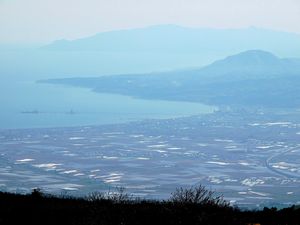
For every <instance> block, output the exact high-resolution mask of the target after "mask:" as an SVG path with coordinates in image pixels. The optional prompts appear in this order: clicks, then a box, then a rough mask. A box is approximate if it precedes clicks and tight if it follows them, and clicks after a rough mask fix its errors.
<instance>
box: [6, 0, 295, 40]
mask: <svg viewBox="0 0 300 225" xmlns="http://www.w3.org/2000/svg"><path fill="white" fill-rule="evenodd" d="M155 24H178V25H183V26H192V27H213V28H240V27H249V26H256V27H263V28H270V29H275V30H284V31H290V32H297V33H300V0H0V43H2V44H3V43H34V42H50V41H53V40H56V39H63V38H65V39H76V38H80V37H85V36H90V35H93V34H95V33H98V32H101V31H109V30H115V29H123V28H134V27H143V26H149V25H155Z"/></svg>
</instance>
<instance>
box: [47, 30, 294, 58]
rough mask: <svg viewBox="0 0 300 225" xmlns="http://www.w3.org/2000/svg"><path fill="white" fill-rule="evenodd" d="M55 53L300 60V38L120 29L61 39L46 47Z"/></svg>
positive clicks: (257, 33)
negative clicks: (262, 55) (251, 55)
mask: <svg viewBox="0 0 300 225" xmlns="http://www.w3.org/2000/svg"><path fill="white" fill-rule="evenodd" d="M42 49H44V50H53V51H62V50H63V51H103V52H163V53H166V52H167V53H200V52H202V53H204V54H205V53H213V52H223V53H225V54H227V55H229V54H234V53H237V52H241V51H246V50H248V49H263V50H266V51H271V52H274V53H275V54H278V55H281V56H292V57H300V35H299V34H293V33H286V32H278V31H271V30H265V29H259V28H253V27H252V28H247V29H204V28H185V27H179V26H174V25H161V26H152V27H147V28H140V29H133V30H120V31H112V32H104V33H99V34H96V35H94V36H92V37H88V38H83V39H79V40H73V41H67V40H58V41H56V42H54V43H52V44H50V45H47V46H44V47H43V48H42Z"/></svg>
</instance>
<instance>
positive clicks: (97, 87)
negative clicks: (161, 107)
mask: <svg viewBox="0 0 300 225" xmlns="http://www.w3.org/2000/svg"><path fill="white" fill-rule="evenodd" d="M42 82H47V83H54V84H65V85H75V86H80V87H86V88H90V89H93V90H94V91H97V92H106V93H116V94H124V95H130V96H135V97H140V98H148V99H166V100H176V101H190V102H202V103H207V104H217V105H244V106H245V105H248V106H249V105H251V106H263V107H292V108H295V107H296V108H297V107H299V106H300V63H299V60H296V59H281V58H278V57H276V56H274V55H273V54H271V53H269V52H265V51H261V50H252V51H246V52H242V53H240V54H237V55H233V56H229V57H227V58H225V59H223V60H219V61H216V62H215V63H212V64H211V65H208V66H206V67H203V68H200V69H190V70H181V71H172V72H165V73H151V74H140V75H128V74H127V75H117V76H104V77H98V78H69V79H57V80H46V81H42Z"/></svg>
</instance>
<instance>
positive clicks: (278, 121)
mask: <svg viewBox="0 0 300 225" xmlns="http://www.w3.org/2000/svg"><path fill="white" fill-rule="evenodd" d="M287 118H289V119H287ZM297 118H298V116H297V115H295V116H291V115H289V114H280V115H275V114H270V113H262V112H256V111H255V112H242V113H241V112H234V111H232V112H222V113H221V112H216V113H214V114H211V115H203V116H194V117H185V118H180V119H169V120H148V121H143V122H134V123H127V124H118V125H105V126H97V127H96V126H95V127H93V126H89V127H74V128H51V129H50V128H49V129H22V130H21V129H20V130H2V131H0V188H1V189H2V190H8V191H18V192H26V191H30V190H31V189H32V188H34V187H39V188H41V189H43V190H45V191H49V192H54V193H60V192H70V193H71V194H74V195H81V194H87V193H90V192H93V191H105V190H108V189H110V188H113V187H116V186H122V187H125V188H126V189H127V191H128V192H130V193H132V194H133V195H136V196H140V197H146V198H168V197H169V196H170V193H171V192H173V191H174V190H175V189H176V187H186V186H191V185H196V184H200V183H201V184H203V185H205V186H207V187H208V188H210V189H212V190H215V191H216V192H218V193H221V194H223V195H224V197H225V199H228V200H229V201H231V203H232V204H238V205H240V206H243V205H245V206H257V205H260V206H262V205H270V204H276V203H278V202H281V203H282V204H296V203H298V204H299V203H300V197H299V196H300V188H299V187H300V161H299V159H300V157H299V156H300V142H299V140H300V133H299V132H300V123H299V121H298V119H297Z"/></svg>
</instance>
